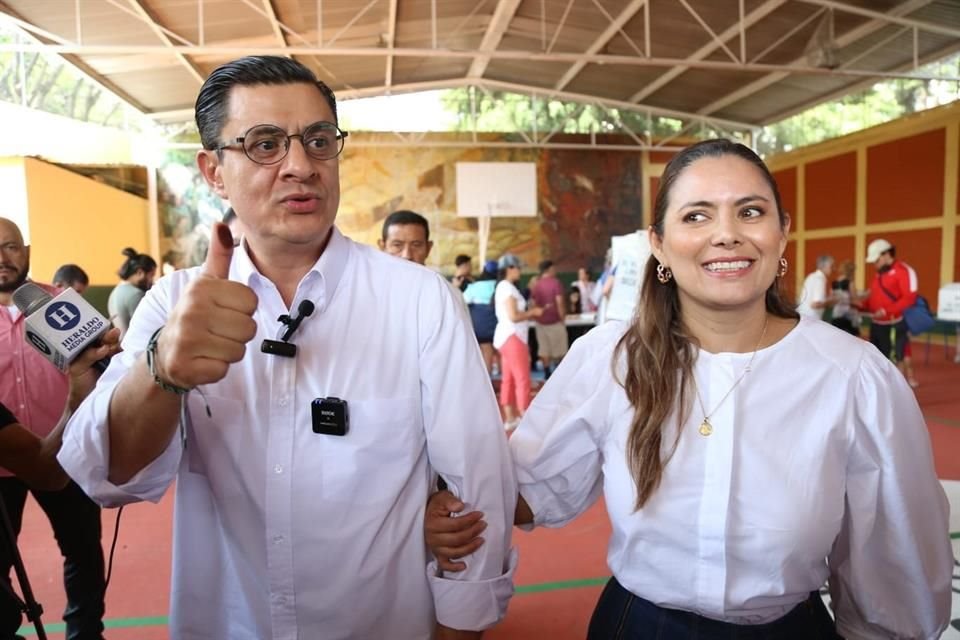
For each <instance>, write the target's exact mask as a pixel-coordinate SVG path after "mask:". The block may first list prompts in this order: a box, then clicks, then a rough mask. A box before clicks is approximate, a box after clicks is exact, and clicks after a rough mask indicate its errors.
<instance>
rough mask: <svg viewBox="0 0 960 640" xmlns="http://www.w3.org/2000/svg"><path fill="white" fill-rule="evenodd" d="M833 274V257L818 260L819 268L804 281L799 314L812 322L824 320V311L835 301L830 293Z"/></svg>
mask: <svg viewBox="0 0 960 640" xmlns="http://www.w3.org/2000/svg"><path fill="white" fill-rule="evenodd" d="M832 273H833V256H827V255H824V256H820V257H818V258H817V268H816V269H814V270H813V271H812V272H811V273H810V274H809V275H807V277H806V278H805V279H804V281H803V289H801V290H800V301H799V304H797V313H799V314H800V315H801V316H804V317H807V318H810V319H812V320H822V319H823V311H824V310H825V309H826V308H827V307H829V306H830V305H832V304H833V303H834V302H835V300H834V298H833V295H832V294H828V291H830V290H831V289H830V274H832Z"/></svg>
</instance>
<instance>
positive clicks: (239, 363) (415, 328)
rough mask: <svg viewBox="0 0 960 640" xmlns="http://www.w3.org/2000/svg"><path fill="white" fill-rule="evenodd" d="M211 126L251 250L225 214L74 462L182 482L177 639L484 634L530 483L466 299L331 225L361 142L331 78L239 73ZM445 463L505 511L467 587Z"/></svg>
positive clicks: (466, 492) (159, 301)
mask: <svg viewBox="0 0 960 640" xmlns="http://www.w3.org/2000/svg"><path fill="white" fill-rule="evenodd" d="M196 117H197V126H198V128H199V131H200V136H201V139H202V142H203V150H201V151H199V152H198V154H197V164H198V166H199V169H200V171H201V173H202V174H203V176H204V178H205V179H206V181H207V183H208V184H209V185H210V187H211V188H212V189H213V190H214V191H215V192H216V193H217V194H218V195H220V196H221V197H223V198H225V199H229V201H230V204H231V206H232V207H233V208H234V210H235V211H236V213H237V216H238V217H239V219H240V221H241V222H242V223H243V226H244V229H245V232H244V241H243V243H242V245H241V246H240V247H238V248H237V249H236V250H234V248H233V243H232V238H231V237H230V234H229V232H228V230H227V228H226V227H225V226H223V225H222V224H217V225H216V226H215V229H214V234H213V238H212V239H211V243H210V252H209V254H208V257H207V260H206V263H205V264H204V265H203V266H202V267H198V268H195V269H190V270H186V271H178V272H175V273H174V274H172V275H171V276H170V277H168V278H164V279H163V280H161V281H160V282H158V283H157V284H156V286H154V288H153V289H151V291H150V293H149V294H148V295H147V297H146V298H145V299H144V301H143V302H142V304H141V305H140V308H139V309H138V311H137V315H136V317H135V318H134V321H133V323H132V324H131V327H130V330H129V332H128V333H127V337H126V339H125V341H124V349H125V351H124V353H123V354H122V355H121V356H120V357H119V358H115V359H114V362H113V364H111V366H110V369H109V370H108V371H107V372H106V374H105V375H104V377H103V379H102V380H101V383H100V385H99V386H98V388H97V390H96V391H95V392H94V394H93V396H92V397H91V398H90V399H89V400H88V402H86V403H85V404H84V405H83V407H81V409H80V410H79V411H78V413H77V414H76V416H75V417H74V419H73V420H72V421H71V423H70V426H69V427H68V429H67V436H66V439H65V442H64V448H63V450H62V451H61V454H60V460H61V462H62V463H63V465H64V468H66V469H67V471H68V472H69V473H70V474H71V475H73V476H74V477H75V478H77V479H78V481H79V482H80V483H81V484H82V485H83V486H84V487H85V488H86V489H87V490H88V491H90V492H91V493H92V495H94V496H96V497H97V498H98V499H100V500H101V501H103V502H104V503H107V504H112V505H116V504H122V503H125V502H131V501H135V500H144V499H146V500H154V501H156V500H159V499H160V497H161V496H162V495H163V493H164V491H165V490H166V489H167V487H168V486H170V484H171V483H172V482H173V480H174V479H176V481H177V482H176V493H177V506H176V514H177V515H176V520H175V523H174V526H175V535H174V550H173V562H174V569H173V588H172V593H171V616H170V633H171V637H174V638H178V639H188V640H189V639H191V638H229V639H231V640H234V639H241V640H246V639H249V640H254V639H256V640H259V639H261V638H296V637H299V638H325V639H336V638H404V639H415V638H416V639H419V638H422V639H424V640H426V639H427V638H431V637H438V638H475V637H479V635H480V630H482V629H484V628H486V627H489V626H491V625H492V624H494V623H495V622H496V621H497V620H499V619H500V617H501V616H502V615H503V613H504V611H505V607H506V603H507V600H508V599H509V596H510V594H511V593H512V571H513V567H514V566H515V562H516V557H515V554H513V553H512V552H511V551H510V547H509V545H510V523H511V522H512V520H513V509H514V501H515V496H516V485H515V478H514V475H513V471H512V465H511V464H510V458H509V453H508V450H507V447H506V441H505V438H504V436H503V433H502V430H501V428H500V420H499V412H498V410H497V406H496V400H495V398H494V397H493V394H492V391H490V388H489V384H488V383H487V382H486V372H485V370H484V368H483V364H482V362H481V360H480V357H479V352H478V350H477V348H476V343H475V342H474V340H473V338H472V336H471V334H470V331H469V325H468V319H467V316H466V313H465V312H464V309H463V307H462V305H460V304H458V303H457V302H456V301H455V299H454V298H453V296H452V294H451V291H450V289H449V287H448V286H447V284H446V283H445V282H444V280H443V278H441V277H440V276H439V275H438V274H435V273H431V272H430V271H428V270H426V269H422V268H420V267H419V266H417V265H414V264H407V263H404V262H397V261H395V260H393V259H392V258H390V257H389V256H387V255H385V254H383V253H381V252H379V251H377V250H375V249H374V248H372V247H366V246H363V245H360V244H356V243H354V242H352V241H350V240H348V239H347V238H345V237H344V236H343V235H341V233H340V232H339V231H338V230H337V228H336V227H335V226H334V221H335V219H336V214H337V209H338V206H339V200H340V185H339V160H338V155H339V154H340V152H341V151H342V149H343V142H344V138H345V137H346V134H345V133H344V132H341V131H340V129H339V128H338V127H337V113H336V102H335V99H334V96H333V93H332V92H331V91H330V89H329V88H328V87H327V86H326V85H325V84H323V83H322V82H319V81H317V79H316V77H315V76H314V74H313V72H312V71H310V70H309V69H307V68H306V67H304V66H303V65H301V64H300V63H298V62H296V61H294V60H291V59H287V58H279V57H249V58H243V59H241V60H236V61H234V62H230V63H228V64H226V65H224V66H222V67H220V68H218V69H217V70H215V71H214V72H213V73H212V74H211V75H210V77H209V78H208V79H207V81H206V82H205V83H204V85H203V87H202V88H201V90H200V95H199V97H198V98H197V105H196ZM397 282H402V283H403V286H397V285H396V283H397ZM306 303H310V304H306ZM293 316H296V317H295V318H293ZM278 318H279V319H280V320H279V321H278ZM436 474H440V475H441V476H442V477H443V478H444V479H445V480H446V483H447V484H448V486H450V487H451V488H453V489H454V491H455V492H456V493H457V494H458V495H459V496H460V497H461V498H462V499H463V500H464V502H466V503H469V504H471V506H473V505H476V507H477V508H478V509H482V510H484V511H487V513H488V522H490V526H489V528H488V529H487V532H486V534H485V537H486V539H487V540H488V544H487V545H484V546H485V547H490V549H487V550H485V551H484V552H481V553H480V554H478V555H477V556H476V557H475V559H474V560H473V561H472V562H471V569H473V572H472V573H470V574H468V575H465V576H464V578H465V579H464V580H459V579H455V578H454V579H451V578H447V577H445V576H443V575H442V574H441V573H440V572H439V570H438V569H437V568H436V565H435V564H433V563H429V560H430V558H428V556H427V551H426V548H425V545H424V540H423V531H422V526H421V522H422V516H423V511H424V507H425V502H426V497H427V495H428V491H429V489H430V487H431V486H432V484H433V481H434V479H435V477H436ZM491 512H492V513H494V514H495V515H494V517H493V518H490V517H489V514H490V513H491ZM491 520H492V521H491ZM428 563H429V566H428ZM458 577H459V576H458ZM461 630H462V631H461ZM435 632H436V636H434V633H435Z"/></svg>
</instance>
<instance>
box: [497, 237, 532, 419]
mask: <svg viewBox="0 0 960 640" xmlns="http://www.w3.org/2000/svg"><path fill="white" fill-rule="evenodd" d="M497 267H498V272H497V280H498V282H497V288H496V291H495V292H494V295H493V300H494V307H495V309H496V312H497V328H496V330H495V331H494V334H493V346H494V348H495V349H496V350H497V351H499V352H500V406H501V407H502V408H503V414H504V428H505V429H506V430H507V431H513V430H514V429H515V428H516V426H517V424H518V423H519V422H520V418H522V417H523V414H524V412H525V411H526V410H527V407H528V406H529V405H530V350H529V348H528V346H527V340H528V336H529V333H530V322H529V321H530V320H532V319H533V318H537V317H539V316H540V314H542V313H543V309H540V308H539V307H532V308H530V309H529V310H528V309H527V299H526V298H524V297H523V294H522V293H520V290H519V289H518V288H517V283H518V282H519V281H520V260H519V258H517V257H516V256H515V255H513V254H510V253H505V254H503V255H502V256H500V260H499V262H498V263H497Z"/></svg>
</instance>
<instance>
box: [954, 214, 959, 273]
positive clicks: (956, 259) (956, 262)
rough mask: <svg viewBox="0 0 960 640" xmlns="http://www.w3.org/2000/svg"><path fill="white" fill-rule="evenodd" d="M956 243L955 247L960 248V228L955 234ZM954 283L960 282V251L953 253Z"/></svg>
mask: <svg viewBox="0 0 960 640" xmlns="http://www.w3.org/2000/svg"><path fill="white" fill-rule="evenodd" d="M954 243H955V244H954V245H953V246H955V247H960V227H957V230H956V232H955V233H954ZM953 281H954V282H960V251H954V253H953Z"/></svg>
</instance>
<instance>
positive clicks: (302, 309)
mask: <svg viewBox="0 0 960 640" xmlns="http://www.w3.org/2000/svg"><path fill="white" fill-rule="evenodd" d="M313 309H314V306H313V303H312V302H310V301H309V300H303V301H301V302H300V304H299V305H298V306H297V316H296V317H295V318H291V317H290V316H288V315H287V314H283V315H282V316H280V317H279V318H277V320H278V321H279V322H280V323H281V324H282V325H283V326H281V327H280V331H279V333H278V335H277V338H279V339H278V340H270V339H267V340H264V341H263V342H261V343H260V351H262V352H264V353H268V354H270V355H274V356H283V357H284V358H292V357H294V356H295V355H297V345H295V344H293V343H291V342H290V338H291V337H293V332H294V331H296V330H297V328H298V327H299V326H300V323H301V322H303V321H304V319H306V318H307V317H309V316H310V314H312V313H313Z"/></svg>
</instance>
